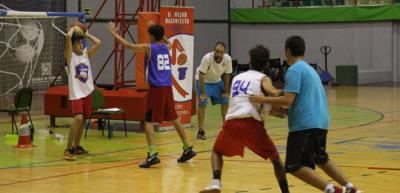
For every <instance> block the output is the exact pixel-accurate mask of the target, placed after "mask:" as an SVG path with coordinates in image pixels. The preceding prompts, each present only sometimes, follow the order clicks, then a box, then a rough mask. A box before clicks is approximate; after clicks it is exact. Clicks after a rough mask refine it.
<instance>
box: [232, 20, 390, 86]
mask: <svg viewBox="0 0 400 193" xmlns="http://www.w3.org/2000/svg"><path fill="white" fill-rule="evenodd" d="M291 35H300V36H302V37H303V38H304V39H305V41H306V59H307V60H308V61H309V62H311V63H314V62H316V63H318V65H320V66H324V63H325V62H324V56H323V55H322V54H321V52H320V47H321V46H323V45H329V46H331V47H332V52H331V54H330V55H329V56H328V69H329V71H330V72H331V73H332V74H333V75H335V66H336V65H346V64H355V65H358V71H359V83H360V84H364V83H371V82H386V81H393V72H392V70H393V65H394V63H393V54H394V53H393V25H392V22H370V23H336V24H335V23H331V24H260V25H251V24H234V25H232V40H233V41H232V57H233V58H237V59H238V60H239V62H240V63H246V62H248V60H249V57H248V50H249V49H250V48H252V47H253V46H254V45H256V44H264V45H265V46H267V47H268V48H269V49H270V51H271V57H280V58H282V59H283V58H284V42H285V40H286V38H287V37H289V36H291ZM396 54H397V53H396Z"/></svg>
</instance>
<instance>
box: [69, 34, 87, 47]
mask: <svg viewBox="0 0 400 193" xmlns="http://www.w3.org/2000/svg"><path fill="white" fill-rule="evenodd" d="M83 38H85V35H84V34H83V33H82V32H79V31H76V32H74V33H72V37H71V41H72V44H74V43H76V42H77V41H80V40H82V39H83Z"/></svg>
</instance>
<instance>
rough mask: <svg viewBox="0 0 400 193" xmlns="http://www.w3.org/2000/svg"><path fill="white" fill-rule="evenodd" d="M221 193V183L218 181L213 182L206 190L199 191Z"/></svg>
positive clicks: (201, 192)
mask: <svg viewBox="0 0 400 193" xmlns="http://www.w3.org/2000/svg"><path fill="white" fill-rule="evenodd" d="M220 192H221V182H220V181H219V180H213V181H212V182H211V183H210V185H208V186H207V187H206V189H204V190H202V191H200V193H220Z"/></svg>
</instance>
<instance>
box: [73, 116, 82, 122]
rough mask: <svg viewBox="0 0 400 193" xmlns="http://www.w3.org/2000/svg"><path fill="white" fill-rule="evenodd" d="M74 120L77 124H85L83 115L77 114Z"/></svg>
mask: <svg viewBox="0 0 400 193" xmlns="http://www.w3.org/2000/svg"><path fill="white" fill-rule="evenodd" d="M74 119H75V121H76V122H79V123H82V122H83V115H82V114H76V115H75V116H74Z"/></svg>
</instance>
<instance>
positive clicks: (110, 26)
mask: <svg viewBox="0 0 400 193" xmlns="http://www.w3.org/2000/svg"><path fill="white" fill-rule="evenodd" d="M106 27H107V29H108V31H110V33H111V35H112V36H114V38H116V39H117V41H118V42H120V43H121V44H122V45H123V46H124V47H126V48H129V49H133V50H135V51H137V52H146V53H147V54H150V46H149V45H148V44H135V43H130V42H128V41H126V40H125V39H124V38H122V37H121V36H120V35H119V34H118V33H117V30H116V28H115V24H114V23H113V22H110V23H108V25H106Z"/></svg>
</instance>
